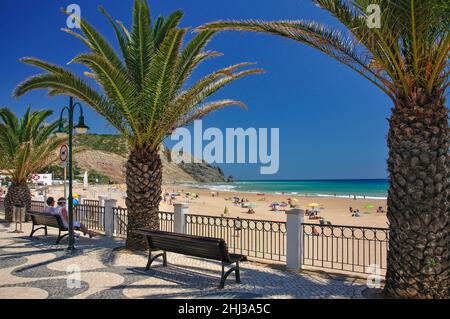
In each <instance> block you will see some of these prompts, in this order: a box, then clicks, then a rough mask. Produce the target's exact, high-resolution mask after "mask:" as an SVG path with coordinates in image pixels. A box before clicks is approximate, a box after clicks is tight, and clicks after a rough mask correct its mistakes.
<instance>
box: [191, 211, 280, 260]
mask: <svg viewBox="0 0 450 319" xmlns="http://www.w3.org/2000/svg"><path fill="white" fill-rule="evenodd" d="M186 232H187V233H188V234H192V235H198V236H205V237H215V238H223V239H224V240H225V242H226V243H227V245H228V248H229V250H230V251H232V252H234V253H239V254H243V255H246V256H249V257H255V258H260V259H268V260H276V261H285V260H286V223H285V222H277V221H268V220H254V219H241V218H227V217H214V216H202V215H191V214H189V215H186Z"/></svg>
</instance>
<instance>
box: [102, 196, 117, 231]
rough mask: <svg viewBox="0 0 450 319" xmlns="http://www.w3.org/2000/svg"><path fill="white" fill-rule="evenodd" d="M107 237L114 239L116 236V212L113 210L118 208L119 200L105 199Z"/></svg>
mask: <svg viewBox="0 0 450 319" xmlns="http://www.w3.org/2000/svg"><path fill="white" fill-rule="evenodd" d="M104 206H105V235H106V236H108V237H113V235H114V212H113V208H115V207H117V200H115V199H105V200H104Z"/></svg>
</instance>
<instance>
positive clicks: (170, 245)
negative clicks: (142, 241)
mask: <svg viewBox="0 0 450 319" xmlns="http://www.w3.org/2000/svg"><path fill="white" fill-rule="evenodd" d="M138 233H139V234H143V235H144V236H146V238H147V241H148V247H149V253H148V262H147V266H146V267H145V270H149V269H150V266H151V264H152V262H153V261H154V260H155V259H156V258H158V257H161V256H162V257H163V266H164V267H165V266H167V255H166V252H167V251H169V252H173V253H177V254H182V255H187V256H194V257H200V258H206V259H212V260H218V261H221V262H222V275H221V278H220V284H219V289H222V288H223V287H224V286H225V280H226V279H227V277H228V275H230V274H231V273H232V272H233V271H234V273H235V276H236V282H237V283H240V282H241V278H240V270H239V262H240V261H246V260H247V258H246V256H244V255H238V254H230V253H228V248H227V244H226V243H225V241H224V240H223V239H221V238H210V237H200V236H193V235H185V234H179V233H171V232H165V231H159V230H149V229H145V228H141V229H139V230H138ZM154 251H162V253H160V254H157V255H155V256H152V252H154ZM234 263H235V264H236V265H235V266H233V267H231V268H230V269H228V270H227V271H226V272H225V266H228V265H231V264H234Z"/></svg>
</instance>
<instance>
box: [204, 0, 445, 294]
mask: <svg viewBox="0 0 450 319" xmlns="http://www.w3.org/2000/svg"><path fill="white" fill-rule="evenodd" d="M315 2H316V4H317V5H318V6H320V7H321V8H323V9H325V10H327V11H328V12H329V13H331V14H332V15H333V16H334V17H335V18H337V19H338V20H339V21H340V23H341V24H342V25H343V26H344V27H345V28H346V29H347V30H345V28H343V29H344V30H342V31H340V30H336V29H333V28H330V27H328V26H325V25H321V24H318V23H315V22H307V21H303V20H299V21H276V22H264V21H258V20H247V21H218V22H212V23H208V24H206V25H204V26H201V27H199V28H198V30H199V31H201V32H205V31H211V30H213V31H217V30H244V31H254V32H264V33H269V34H274V35H279V36H282V37H286V38H289V39H293V40H296V41H298V42H300V43H303V44H306V45H309V46H311V47H313V48H315V49H317V50H319V51H322V52H323V53H325V54H327V55H329V56H331V57H333V58H334V59H336V60H337V61H339V62H340V63H342V64H344V65H346V66H348V67H350V68H351V69H352V70H354V71H356V72H358V73H359V74H361V75H362V76H363V77H365V78H366V79H367V80H369V81H370V82H371V83H373V84H374V85H375V86H377V87H378V88H379V89H381V90H382V91H383V92H385V93H386V94H387V95H388V96H389V97H390V98H391V99H392V101H393V108H392V115H391V118H390V120H389V125H390V129H389V135H388V146H389V159H388V170H389V175H390V176H389V177H390V185H389V192H388V206H389V207H388V213H387V216H388V220H389V224H390V226H389V227H390V238H389V252H388V269H387V275H386V285H385V288H384V292H385V294H386V296H390V297H416V298H431V297H436V298H437V297H441V298H445V297H448V296H449V247H450V242H449V235H448V233H449V231H448V230H449V199H448V196H449V177H450V176H449V157H448V153H447V152H448V148H449V126H448V109H447V107H446V89H447V88H448V85H449V81H448V75H449V63H448V55H449V45H450V32H449V22H450V21H449V20H450V14H449V12H450V2H449V1H448V0H354V1H343V0H316V1H315ZM371 4H372V5H373V4H375V5H379V8H380V9H381V10H380V12H381V15H380V18H381V20H380V22H381V25H380V28H369V27H368V26H370V23H369V24H368V23H367V20H369V19H372V18H376V17H374V16H372V14H368V13H366V11H370V10H371V9H370V7H369V5H371ZM372 8H373V7H372ZM370 13H376V12H375V11H371V12H370ZM370 22H373V21H372V20H371V21H370ZM375 22H376V21H375Z"/></svg>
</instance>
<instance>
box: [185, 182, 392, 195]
mask: <svg viewBox="0 0 450 319" xmlns="http://www.w3.org/2000/svg"><path fill="white" fill-rule="evenodd" d="M187 186H190V187H198V188H206V189H211V190H213V191H218V192H221V191H222V192H245V193H271V194H284V195H293V196H294V195H298V196H317V197H342V198H349V197H350V198H353V197H356V198H370V199H386V198H387V189H388V180H387V179H330V180H270V181H269V180H266V181H262V180H253V181H235V182H232V183H203V184H192V185H187Z"/></svg>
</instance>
